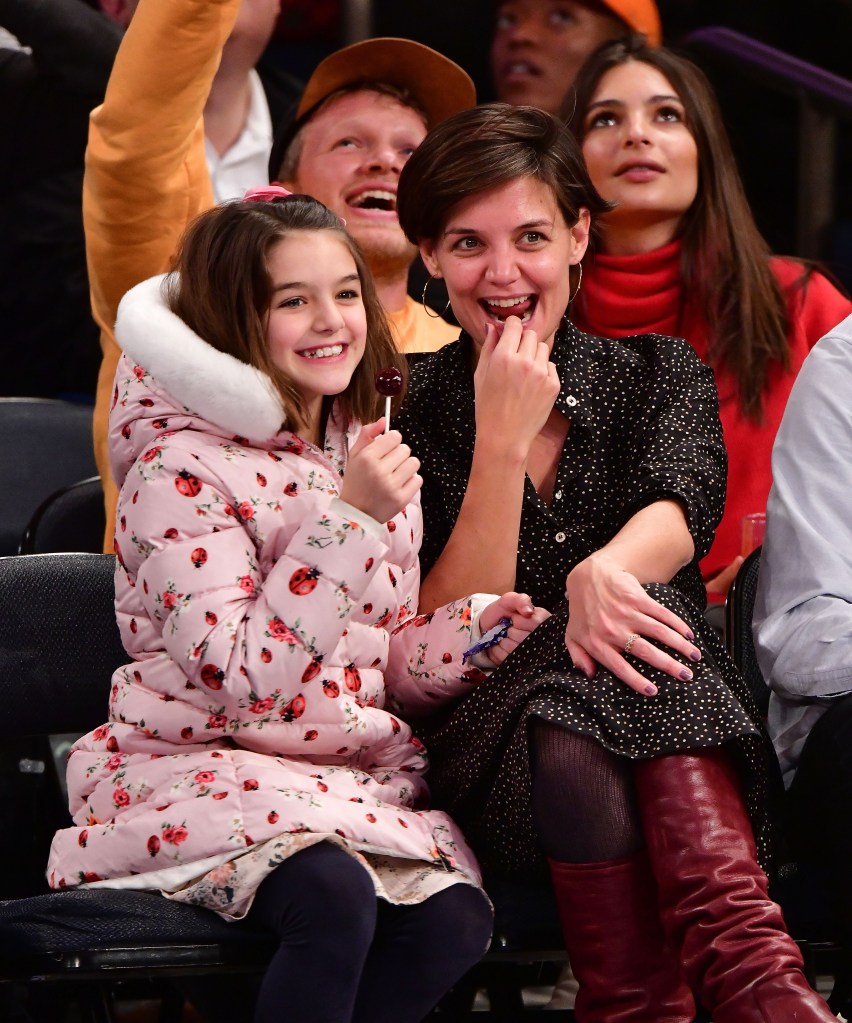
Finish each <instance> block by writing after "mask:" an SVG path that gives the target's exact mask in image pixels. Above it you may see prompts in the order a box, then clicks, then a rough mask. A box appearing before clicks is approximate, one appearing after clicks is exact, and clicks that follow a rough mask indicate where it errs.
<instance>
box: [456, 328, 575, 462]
mask: <svg viewBox="0 0 852 1023" xmlns="http://www.w3.org/2000/svg"><path fill="white" fill-rule="evenodd" d="M473 380H474V391H475V397H476V436H477V438H480V437H482V438H490V439H494V438H504V439H505V441H506V442H507V443H509V444H511V445H514V446H516V448H517V451H518V453H519V455H520V457H521V458H524V459H525V458H526V457H527V455H528V454H529V450H530V446H531V445H532V442H533V440H535V438H536V437H537V436H538V434H539V433H540V432H541V430H542V428H543V427H544V424H545V423H546V422H547V417H548V416H549V415H550V413H551V411H552V409H553V403H554V401H556V397H557V395H558V394H559V376H558V374H557V372H556V367H555V366H554V365H553V363H552V362H551V361H550V348H549V346H548V345H547V344H545V343H544V342H543V341H539V340H538V337H537V335H536V332H535V331H534V330H524V328H523V326H522V325H521V321H520V319H519V318H518V317H517V316H510V317H509V318H508V319H507V320H506V325H505V327H504V328H503V333H502V334H500V335H499V337H498V334H497V328H496V327H495V326H494V324H493V323H488V324H486V326H485V340H484V341H483V343H482V348H481V349H480V352H479V361H478V362H477V365H476V372H475V374H474V378H473Z"/></svg>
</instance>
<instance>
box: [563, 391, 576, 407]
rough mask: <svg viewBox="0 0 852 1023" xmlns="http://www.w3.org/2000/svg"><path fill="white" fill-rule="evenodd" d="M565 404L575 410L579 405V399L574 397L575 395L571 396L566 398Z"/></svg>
mask: <svg viewBox="0 0 852 1023" xmlns="http://www.w3.org/2000/svg"><path fill="white" fill-rule="evenodd" d="M565 404H566V405H570V406H571V407H572V408H573V407H574V406H575V405H576V404H577V399H576V398H575V397H574V395H573V394H569V395H568V396H567V397H566V398H565Z"/></svg>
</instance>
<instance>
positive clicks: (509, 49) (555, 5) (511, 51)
mask: <svg viewBox="0 0 852 1023" xmlns="http://www.w3.org/2000/svg"><path fill="white" fill-rule="evenodd" d="M626 30H627V29H626V26H625V25H624V23H623V22H622V21H621V20H620V19H618V18H616V17H614V16H612V15H609V14H607V13H605V12H603V11H599V10H593V9H592V8H591V7H587V6H585V5H584V4H582V3H579V2H578V0H507V2H506V3H502V4H500V5H499V7H498V8H497V19H496V24H495V28H494V38H493V40H492V43H491V75H492V78H493V80H494V88H495V90H496V92H497V98H498V99H500V100H502V101H503V102H504V103H512V104H513V105H515V106H517V105H519V104H522V103H523V104H528V105H530V106H536V107H541V108H542V109H543V110H549V111H550V112H551V113H554V114H555V113H558V112H559V109H560V107H561V105H562V101H563V99H564V98H565V94H566V93H567V92H568V89H569V88H570V87H571V85H572V84H573V82H574V78H575V77H576V75H577V71H578V70H579V68H580V65H581V64H582V63H583V61H584V60H585V59H586V57H588V55H589V54H590V53H591V52H592V50H594V49H596V48H597V47H598V46H599V45H600V44H601V43H603V42H606V40H608V39H617V38H618V37H619V36H622V35H624V33H625V32H626Z"/></svg>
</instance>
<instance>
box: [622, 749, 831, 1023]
mask: <svg viewBox="0 0 852 1023" xmlns="http://www.w3.org/2000/svg"><path fill="white" fill-rule="evenodd" d="M635 778H636V789H637V795H638V799H639V807H640V811H641V816H642V826H643V830H644V833H645V840H646V842H647V844H648V852H649V856H650V860H651V864H652V866H653V869H654V873H655V876H656V879H657V885H658V888H659V893H660V913H661V916H662V920H663V924H664V926H665V929H666V933H667V935H668V938H669V940H670V941H671V942H672V943H673V944H675V945H676V946H677V947H678V948H679V949H680V950H681V962H682V963H683V967H684V971H685V973H686V976H687V978H688V980H689V981H690V982H691V983H692V984H693V985H694V987H695V990H696V991H698V992H699V993H700V994H701V999H702V1002H703V1003H704V1004H705V1006H706V1008H707V1009H709V1010H710V1011H711V1013H712V1015H713V1020H714V1023H793V1021H795V1023H817V1021H829V1020H834V1019H835V1017H834V1015H833V1014H832V1013H831V1011H830V1010H829V1008H828V1006H827V1005H826V1004H825V1002H824V1001H823V999H822V998H820V997H819V996H818V995H817V994H816V993H815V992H814V991H813V990H812V989H811V987H810V986H809V985H808V983H807V981H806V980H805V978H804V975H803V974H802V957H801V954H800V952H799V949H798V946H797V945H796V943H795V942H794V941H793V940H792V938H790V936H789V935H788V934H787V931H786V928H785V926H784V919H783V917H782V915H781V910H780V909H779V907H778V906H777V905H776V904H775V903H774V902H773V901H772V900H771V899H770V898H769V895H768V893H767V889H768V882H767V879H766V875H765V874H764V873H763V871H762V870H761V869H760V867H759V866H758V864H757V860H756V857H755V847H754V839H753V837H752V830H751V822H750V821H749V818H748V814H747V813H746V809H745V805H744V803H743V798H742V793H741V791H740V784H739V780H738V778H737V776H736V773H735V771H734V769H733V767H732V765H731V763H730V759H729V757H728V755H727V753H726V752H725V751H724V750H723V749H718V748H711V749H705V750H701V751H696V752H694V753H691V754H686V753H677V754H672V755H669V756H662V757H655V758H653V759H652V760H645V761H640V762H638V763H637V764H636V765H635Z"/></svg>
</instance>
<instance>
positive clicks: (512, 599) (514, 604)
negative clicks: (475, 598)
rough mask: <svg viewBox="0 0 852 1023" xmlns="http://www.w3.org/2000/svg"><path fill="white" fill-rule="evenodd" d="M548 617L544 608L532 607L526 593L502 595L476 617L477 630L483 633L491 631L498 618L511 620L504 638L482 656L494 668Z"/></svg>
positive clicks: (548, 613)
mask: <svg viewBox="0 0 852 1023" xmlns="http://www.w3.org/2000/svg"><path fill="white" fill-rule="evenodd" d="M549 617H550V612H549V611H546V610H545V609H544V608H543V607H534V606H533V602H532V601H531V600H530V598H529V597H528V596H527V595H526V594H525V593H514V592H512V593H504V594H503V596H502V597H499V598H498V599H497V600H495V601H493V602H492V603H491V604H489V605H488V606H487V607H486V608H483V610H482V612H481V614H480V616H479V628H480V631H481V632H482V633H483V634H485V633H486V632H488V630H489V629H493V628H494V626H495V625H496V624H497V623H498V622H499V621H500V619H501V618H511V620H512V624H511V626H510V627H509V631H508V633H507V634H506V636H505V637H504V638H503V639H501V640H500V642H499V643H495V644H494V646H492V647H489V648H488V649H487V650H485V651H483V653H484V655H485V657H486V658H487V659H488V660H489V661H491V663H492V664H493V665H494V666H495V667H496V666H497V665H499V664H502V663H503V661H505V660H506V658H507V657H508V656H509V654H510V653H511V652H512V651H513V650H514V649H515V648H516V647H517V646H518V644H519V643H521V642H523V640H525V639H526V638H527V636H528V635H529V634H530V633H531V632H532V630H533V629H534V628H535V627H536V626H537V625H541V623H542V622H543V621H544V620H545V618H549Z"/></svg>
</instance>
